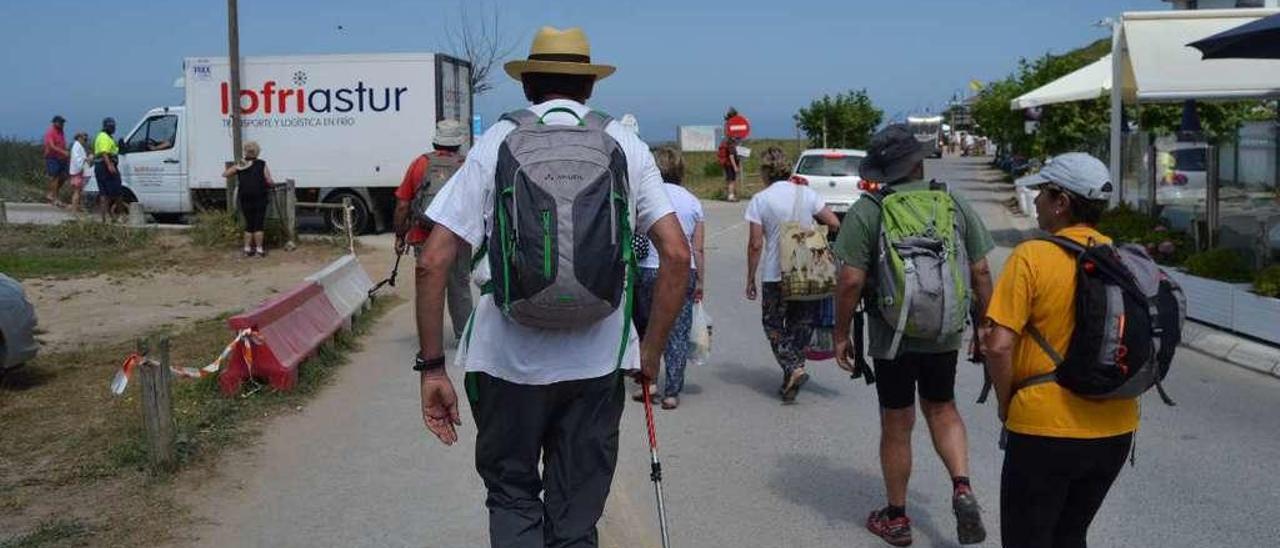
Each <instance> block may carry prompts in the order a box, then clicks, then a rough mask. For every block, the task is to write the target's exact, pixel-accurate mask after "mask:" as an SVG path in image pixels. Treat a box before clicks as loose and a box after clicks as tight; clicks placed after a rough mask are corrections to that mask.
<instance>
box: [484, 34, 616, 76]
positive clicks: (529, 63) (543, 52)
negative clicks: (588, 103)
mask: <svg viewBox="0 0 1280 548" xmlns="http://www.w3.org/2000/svg"><path fill="white" fill-rule="evenodd" d="M503 68H504V69H506V71H507V74H508V75H509V76H511V77H512V78H515V79H516V80H519V79H520V76H521V75H523V74H524V73H526V72H543V73H550V74H579V75H584V76H594V77H595V78H596V80H602V79H604V78H606V77H608V76H609V75H610V74H613V71H615V70H617V68H616V67H613V66H610V65H593V64H591V44H589V43H587V35H586V34H584V33H583V32H582V29H580V28H577V27H574V28H571V29H565V30H560V29H557V28H554V27H542V28H541V29H538V34H537V35H535V36H534V37H533V45H532V46H530V47H529V58H528V59H525V60H523V61H508V62H507V64H505V65H503Z"/></svg>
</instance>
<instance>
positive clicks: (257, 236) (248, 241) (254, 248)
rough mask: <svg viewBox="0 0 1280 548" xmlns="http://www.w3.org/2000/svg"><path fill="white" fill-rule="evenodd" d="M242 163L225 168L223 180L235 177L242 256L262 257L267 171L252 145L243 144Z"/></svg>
mask: <svg viewBox="0 0 1280 548" xmlns="http://www.w3.org/2000/svg"><path fill="white" fill-rule="evenodd" d="M243 149H244V160H241V161H240V163H239V164H236V165H233V166H231V167H228V168H227V169H226V171H224V172H222V176H223V177H230V176H232V175H235V176H236V196H237V198H236V203H237V204H238V205H239V206H240V214H241V215H242V216H244V256H245V257H253V256H258V257H266V256H267V250H266V248H265V247H264V245H263V242H264V241H265V240H266V224H267V202H268V200H269V199H270V197H271V185H273V184H275V180H274V179H272V178H271V169H270V168H268V167H267V162H266V161H264V160H263V159H262V158H261V156H262V147H261V146H259V145H258V143H257V142H255V141H245V143H244V145H243Z"/></svg>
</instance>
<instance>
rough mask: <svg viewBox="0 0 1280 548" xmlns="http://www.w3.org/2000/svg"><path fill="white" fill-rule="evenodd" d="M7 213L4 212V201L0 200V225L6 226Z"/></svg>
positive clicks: (7, 220)
mask: <svg viewBox="0 0 1280 548" xmlns="http://www.w3.org/2000/svg"><path fill="white" fill-rule="evenodd" d="M8 222H9V212H8V211H7V210H5V207H4V200H0V225H3V224H8Z"/></svg>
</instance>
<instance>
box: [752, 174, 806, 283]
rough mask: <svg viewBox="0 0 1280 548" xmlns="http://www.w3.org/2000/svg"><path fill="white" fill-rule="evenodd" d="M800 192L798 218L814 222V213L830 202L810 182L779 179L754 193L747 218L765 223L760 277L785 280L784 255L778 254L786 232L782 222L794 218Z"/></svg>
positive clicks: (766, 279)
mask: <svg viewBox="0 0 1280 548" xmlns="http://www.w3.org/2000/svg"><path fill="white" fill-rule="evenodd" d="M796 192H800V193H802V195H801V197H800V216H801V217H805V218H804V219H794V220H798V221H801V222H806V221H807V222H810V223H812V222H813V216H814V215H817V214H818V212H820V211H822V208H823V207H826V204H825V203H823V201H822V198H821V197H819V196H818V193H817V192H814V191H813V189H812V188H809V187H808V186H801V185H797V184H795V183H792V182H790V181H777V182H775V183H773V184H771V185H769V188H766V189H764V191H762V192H760V193H758V194H756V195H755V196H752V197H751V203H750V204H747V214H746V215H745V218H746V219H747V222H750V223H755V224H758V225H760V226H762V227H764V255H763V256H762V257H760V267H759V268H760V281H762V282H780V281H782V259H781V258H780V257H779V254H778V238H779V235H780V234H781V233H782V223H785V222H788V221H791V220H793V217H794V216H795V214H794V213H792V210H793V209H794V208H795V204H796Z"/></svg>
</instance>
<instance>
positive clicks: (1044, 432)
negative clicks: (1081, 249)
mask: <svg viewBox="0 0 1280 548" xmlns="http://www.w3.org/2000/svg"><path fill="white" fill-rule="evenodd" d="M1057 235H1058V236H1065V237H1067V238H1070V239H1072V240H1075V241H1077V242H1080V243H1083V244H1087V243H1088V242H1089V240H1090V239H1092V240H1093V241H1095V242H1096V243H1100V244H1102V243H1111V239H1110V238H1108V237H1106V236H1104V235H1102V234H1101V233H1100V232H1098V231H1097V230H1094V229H1092V228H1089V227H1086V226H1073V227H1069V228H1065V229H1062V230H1061V231H1059V232H1058V233H1057ZM1075 291H1076V261H1075V257H1074V256H1072V255H1071V254H1070V253H1068V252H1067V251H1066V250H1064V249H1062V248H1061V247H1058V246H1057V245H1056V244H1053V243H1051V242H1046V241H1042V240H1033V241H1029V242H1025V243H1023V244H1022V245H1019V246H1018V247H1017V248H1015V249H1014V250H1013V254H1012V255H1010V256H1009V260H1008V262H1006V263H1005V266H1004V271H1003V272H1001V274H1000V280H999V281H998V282H996V287H995V292H994V294H993V295H992V297H991V304H990V305H989V306H988V307H987V317H988V318H991V321H993V322H995V323H997V324H1000V325H1002V326H1004V327H1007V328H1009V329H1011V330H1013V331H1014V332H1015V333H1018V334H1019V335H1023V336H1022V337H1020V338H1019V339H1018V344H1017V346H1016V347H1015V348H1014V352H1013V384H1014V386H1017V385H1018V383H1019V382H1022V380H1024V379H1027V378H1030V377H1033V376H1035V375H1041V374H1044V373H1049V372H1051V371H1053V367H1054V366H1053V360H1052V359H1051V358H1049V356H1048V355H1047V354H1046V353H1045V351H1044V349H1042V348H1040V346H1039V345H1037V344H1036V342H1035V341H1034V340H1032V339H1031V337H1030V336H1026V334H1025V331H1024V330H1025V328H1026V326H1027V325H1028V324H1030V325H1034V326H1035V327H1036V329H1039V330H1040V333H1042V334H1043V335H1044V337H1045V339H1046V340H1048V341H1049V344H1051V345H1053V347H1054V348H1055V349H1056V350H1057V351H1058V353H1059V354H1060V355H1065V354H1066V353H1067V343H1068V342H1069V341H1070V339H1071V332H1072V330H1074V329H1075V315H1076V313H1075ZM1005 428H1008V429H1009V431H1011V432H1016V433H1019V434H1027V435H1032V436H1047V437H1055V438H1086V439H1087V438H1106V437H1111V436H1119V435H1121V434H1127V433H1129V432H1133V431H1134V430H1137V429H1138V400H1137V399H1124V400H1090V399H1085V398H1081V397H1080V396H1077V395H1075V394H1073V393H1071V391H1069V390H1067V389H1065V388H1063V387H1061V386H1059V385H1058V384H1057V383H1053V382H1049V383H1043V384H1037V385H1034V386H1028V387H1026V388H1023V389H1022V390H1019V391H1018V392H1017V393H1016V394H1014V396H1013V401H1012V402H1010V404H1009V417H1008V419H1007V420H1006V421H1005Z"/></svg>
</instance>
